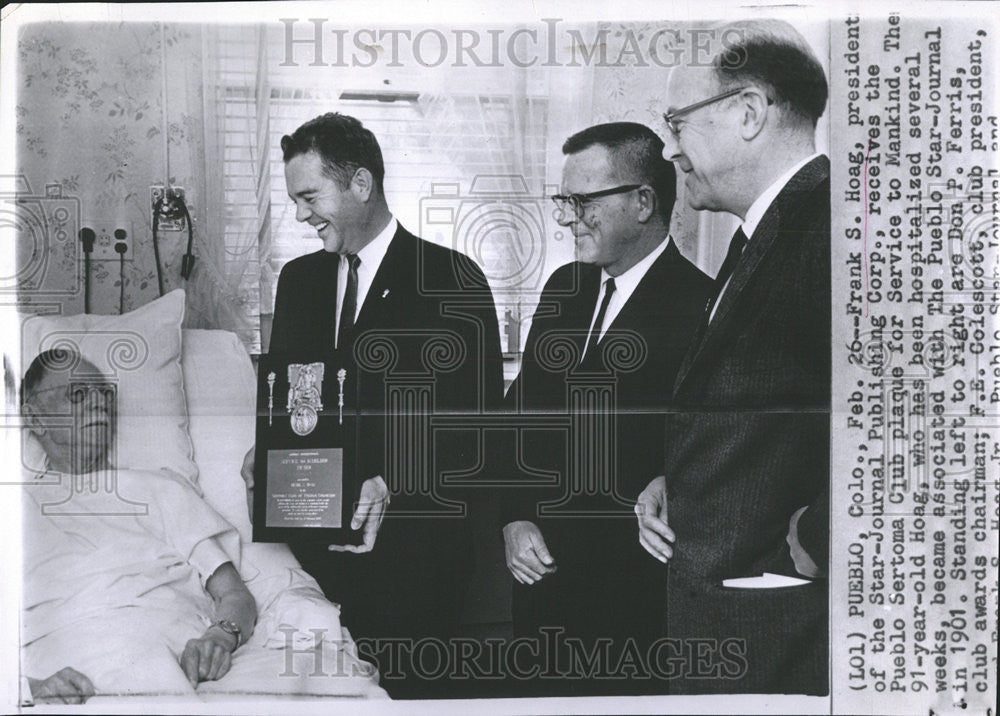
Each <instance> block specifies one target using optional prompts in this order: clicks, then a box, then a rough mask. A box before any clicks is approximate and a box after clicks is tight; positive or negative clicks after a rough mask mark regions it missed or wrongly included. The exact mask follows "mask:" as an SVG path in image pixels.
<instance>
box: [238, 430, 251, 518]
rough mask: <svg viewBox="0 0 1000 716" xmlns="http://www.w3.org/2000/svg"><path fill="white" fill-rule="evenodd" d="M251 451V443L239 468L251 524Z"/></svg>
mask: <svg viewBox="0 0 1000 716" xmlns="http://www.w3.org/2000/svg"><path fill="white" fill-rule="evenodd" d="M253 451H254V446H253V445H251V446H250V449H249V450H247V454H246V456H245V457H244V458H243V467H241V468H240V475H242V476H243V482H245V483H246V488H247V513H248V514H249V515H250V524H253V465H254V461H253Z"/></svg>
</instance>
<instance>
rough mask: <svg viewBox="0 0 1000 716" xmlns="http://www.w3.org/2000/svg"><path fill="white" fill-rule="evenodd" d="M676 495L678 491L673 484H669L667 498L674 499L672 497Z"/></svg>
mask: <svg viewBox="0 0 1000 716" xmlns="http://www.w3.org/2000/svg"><path fill="white" fill-rule="evenodd" d="M676 495H677V493H676V491H675V490H674V488H673V486H669V485H668V486H667V499H668V500H672V499H674V497H675V496H676Z"/></svg>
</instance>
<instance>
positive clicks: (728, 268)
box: [705, 226, 747, 323]
mask: <svg viewBox="0 0 1000 716" xmlns="http://www.w3.org/2000/svg"><path fill="white" fill-rule="evenodd" d="M746 245H747V235H746V234H744V233H743V227H742V226H741V227H739V228H738V229H736V233H735V234H733V239H732V241H730V242H729V252H728V253H727V254H726V260H725V261H723V262H722V268H720V269H719V275H718V276H716V277H715V283H713V284H712V297H711V298H710V299H709V301H708V305H707V306H706V307H705V323H708V319H709V318H710V317H711V315H712V308H713V307H714V306H715V304H716V302H717V301H718V300H719V295H720V294H721V293H722V289H723V288H725V286H726V281H728V280H729V277H730V276H732V275H733V271H735V270H736V264H738V263H739V262H740V256H742V255H743V249H744V247H745V246H746Z"/></svg>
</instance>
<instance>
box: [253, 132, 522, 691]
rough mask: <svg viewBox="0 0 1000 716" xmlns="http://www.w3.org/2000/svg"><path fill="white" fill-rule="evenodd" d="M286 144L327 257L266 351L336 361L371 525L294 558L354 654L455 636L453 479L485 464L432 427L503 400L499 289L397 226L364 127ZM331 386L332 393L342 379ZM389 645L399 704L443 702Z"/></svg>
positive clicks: (466, 550) (297, 280) (466, 444)
mask: <svg viewBox="0 0 1000 716" xmlns="http://www.w3.org/2000/svg"><path fill="white" fill-rule="evenodd" d="M281 148H282V152H283V157H284V161H285V178H286V184H287V189H288V195H289V197H290V198H291V199H292V201H293V202H294V203H295V207H296V219H297V220H298V221H300V222H306V223H308V224H310V225H311V226H313V227H314V228H315V229H316V232H317V234H318V235H319V237H320V238H321V239H322V240H323V248H322V249H321V250H319V251H316V252H315V253H312V254H308V255H306V256H301V257H299V258H297V259H294V260H292V261H290V262H289V263H288V264H287V265H286V266H285V267H284V268H283V270H282V272H281V276H280V278H279V281H278V290H277V296H276V299H275V308H274V324H273V329H272V333H271V344H270V353H271V354H272V355H273V354H282V355H289V356H295V355H302V356H315V355H324V354H328V353H331V352H332V353H333V354H335V356H336V359H335V360H336V365H338V366H342V367H343V370H344V373H345V374H346V376H345V377H344V380H343V383H344V386H345V387H344V389H343V393H344V402H345V403H346V409H347V410H348V411H351V412H353V413H354V414H356V415H357V420H358V424H357V431H356V435H357V451H356V456H357V457H356V464H355V468H354V469H355V472H356V474H357V475H358V477H359V479H361V480H363V481H364V482H363V484H362V488H361V500H360V505H359V507H358V511H357V513H356V514H355V517H354V520H353V522H352V524H351V527H352V528H354V529H359V528H363V530H364V535H365V536H364V541H363V543H362V544H361V545H360V546H347V547H343V546H338V545H334V546H330V545H328V544H326V543H321V542H316V541H315V540H310V539H308V537H305V538H303V539H301V540H295V541H293V542H292V549H293V551H294V552H295V554H296V556H297V557H298V558H299V560H300V561H301V562H302V565H303V567H304V568H305V569H306V570H307V571H309V572H310V573H311V574H312V575H313V576H314V577H316V579H317V581H318V582H319V583H320V585H321V586H322V587H323V589H324V591H325V592H326V595H327V596H328V597H329V598H330V599H332V600H334V601H336V602H339V603H341V604H342V606H343V610H344V623H345V625H346V626H347V627H348V628H350V629H351V631H352V633H353V634H354V636H355V637H356V638H358V639H359V644H362V645H364V643H365V640H368V639H385V640H406V643H407V644H408V645H410V646H412V645H413V644H414V643H416V642H417V641H418V640H420V639H422V638H425V637H434V638H438V639H446V638H448V637H449V636H451V635H452V634H454V632H455V629H456V627H457V625H458V619H459V617H460V615H461V606H462V600H463V597H464V595H465V589H466V586H467V578H468V574H469V570H470V567H471V565H470V555H471V553H470V544H471V540H470V537H469V534H470V532H469V517H468V515H467V514H466V512H467V510H466V507H465V504H464V500H465V498H467V495H463V494H461V493H459V492H457V491H456V488H454V487H449V486H447V485H444V484H443V479H442V475H445V474H448V475H456V474H457V475H460V476H461V475H465V476H467V477H469V478H475V476H476V474H477V470H478V469H480V467H479V466H481V463H482V456H481V455H479V453H478V445H477V436H476V435H475V433H474V431H469V430H467V429H466V430H461V429H455V428H452V429H450V430H449V429H448V428H447V427H445V428H443V429H436V430H433V431H432V430H431V427H432V426H431V419H432V418H433V417H437V416H448V418H449V419H450V420H452V421H453V422H455V421H456V420H461V419H462V418H463V416H466V422H467V423H469V424H474V420H475V417H476V416H478V415H479V414H481V413H482V412H483V411H484V410H489V409H491V408H494V407H496V406H497V405H498V404H499V402H500V400H501V397H502V390H503V388H502V385H503V384H502V363H501V355H500V338H499V330H498V327H497V315H496V310H495V307H494V304H493V298H492V294H491V292H490V289H489V287H488V285H487V283H486V279H485V277H484V276H483V273H482V271H481V270H480V269H479V268H478V267H477V266H476V265H475V264H474V263H473V262H472V261H471V260H469V259H468V258H467V257H465V256H463V255H461V254H459V253H457V252H455V251H451V250H449V249H446V248H442V247H440V246H437V245H434V244H430V243H428V242H425V241H423V240H421V239H419V238H417V237H415V236H414V235H413V234H411V233H410V232H408V231H407V230H406V229H404V228H403V227H402V226H400V225H399V223H398V222H397V221H396V219H395V218H393V216H392V214H391V213H390V211H389V208H388V205H387V203H386V199H385V194H384V192H383V187H382V182H383V175H384V166H383V160H382V154H381V150H380V148H379V145H378V141H377V140H376V139H375V136H374V135H373V134H372V133H371V132H370V131H369V130H367V129H365V128H364V127H363V126H362V125H361V123H360V122H359V121H358V120H356V119H354V118H352V117H348V116H344V115H340V114H335V113H330V114H326V115H323V116H321V117H317V118H316V119H313V120H311V121H309V122H306V123H305V124H304V125H302V126H301V127H299V128H298V129H297V130H296V131H295V132H294V133H292V134H291V135H288V136H285V137H283V138H282V141H281ZM326 380H327V381H334V390H333V395H336V392H337V391H336V387H337V386H336V382H335V381H336V379H335V378H334V377H333V376H329V375H328V376H326ZM324 394H325V395H326V394H327V390H326V389H324ZM390 500H391V505H390V504H389V503H390ZM383 516H384V519H383ZM369 643H370V642H369ZM383 646H385V644H384V643H383V644H378V643H376V644H375V646H374V648H373V649H372V650H371V651H370V655H371V656H374V657H376V658H377V659H378V660H379V662H380V667H381V669H382V677H383V681H382V683H383V686H384V687H385V688H386V690H387V691H389V693H390V694H391V695H393V696H394V697H402V698H408V697H409V698H412V697H422V696H434V695H443V694H445V693H447V691H446V690H445V689H446V682H445V681H444V678H445V677H443V676H440V675H436V676H437V678H434V677H435V675H434V674H430V675H427V674H423V675H421V674H420V673H417V672H416V671H415V670H414V669H413V668H412V667H413V665H412V664H411V663H410V659H409V654H410V652H411V649H410V646H407V645H404V646H403V647H402V648H396V651H393V649H392V648H386V649H382V647H383ZM389 647H392V645H391V644H390V645H389ZM380 652H381V653H380ZM389 657H391V658H389ZM417 671H419V670H417ZM400 673H402V675H403V676H404V677H405V678H403V679H400Z"/></svg>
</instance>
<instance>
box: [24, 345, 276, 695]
mask: <svg viewBox="0 0 1000 716" xmlns="http://www.w3.org/2000/svg"><path fill="white" fill-rule="evenodd" d="M71 373H72V380H71ZM115 406H116V401H115V394H114V388H113V386H112V385H110V384H108V383H107V382H106V381H105V380H104V379H103V377H102V376H101V375H100V373H99V372H98V370H97V369H96V368H95V367H94V366H93V365H91V364H90V363H88V362H87V361H86V360H84V359H83V358H81V357H80V356H79V355H77V354H75V353H73V352H71V351H67V350H59V349H57V350H50V351H46V352H44V353H42V354H41V355H39V356H38V357H37V358H36V359H35V360H34V361H33V362H32V364H31V366H30V367H29V368H28V370H27V372H26V374H25V377H24V381H23V384H22V412H23V414H24V417H25V420H26V423H27V425H28V429H29V430H30V431H31V432H32V433H33V434H34V436H35V438H36V439H37V441H38V443H39V444H40V445H41V446H42V448H43V449H44V451H45V455H46V468H47V469H46V471H45V472H43V473H41V474H38V475H37V476H36V477H35V479H34V480H33V481H32V483H31V484H30V485H28V486H26V488H25V491H24V492H25V498H24V510H23V515H24V523H23V535H24V575H25V580H24V618H23V636H22V643H23V645H24V652H23V658H24V669H23V672H22V673H26V674H27V675H28V679H29V684H30V687H31V691H32V693H33V695H34V696H35V698H36V699H50V700H58V701H65V702H82V701H84V700H86V699H87V698H88V697H89V696H91V695H93V694H94V693H95V691H96V692H98V693H116V694H125V693H130V694H141V693H145V694H150V693H155V694H164V693H168V694H180V693H185V692H187V693H190V692H191V690H192V689H194V688H196V687H197V685H198V684H199V683H200V682H203V681H207V680H215V679H219V678H221V677H222V676H224V675H225V674H226V673H227V672H228V671H229V670H230V666H231V663H232V653H233V652H234V651H235V650H237V649H238V648H239V647H240V646H241V645H242V644H245V643H246V641H247V639H248V638H249V637H250V635H251V634H252V633H253V629H254V623H255V621H256V618H257V608H256V605H255V603H254V598H253V596H252V595H251V593H250V592H249V591H248V590H247V588H246V587H245V586H244V584H243V581H242V579H241V578H240V575H239V573H238V571H237V566H238V565H239V557H240V546H239V536H238V534H237V532H236V531H235V529H234V528H233V527H232V526H231V525H230V524H229V523H227V522H226V521H225V520H224V519H223V518H222V517H220V516H219V515H218V514H217V513H215V511H214V510H213V509H212V508H211V507H209V506H208V505H207V504H206V503H205V502H204V501H203V500H202V499H201V498H200V497H199V496H198V494H197V493H196V492H195V491H194V489H193V488H192V487H191V486H190V485H189V484H187V483H186V482H185V481H184V480H183V478H180V477H174V476H172V475H171V474H169V473H167V472H163V471H149V472H146V471H138V470H115V469H113V468H112V467H111V465H110V462H109V454H110V447H111V445H112V444H113V440H114V433H115V422H116V415H115ZM70 480H72V481H74V482H75V483H76V484H74V485H69V484H67V483H68V482H69V481H70ZM107 481H115V482H116V484H117V488H116V489H114V490H110V491H109V490H107V489H104V488H105V487H106V485H105V484H103V483H105V482H107ZM89 486H93V487H95V488H98V489H88V487H89ZM67 662H69V665H68V666H67Z"/></svg>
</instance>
